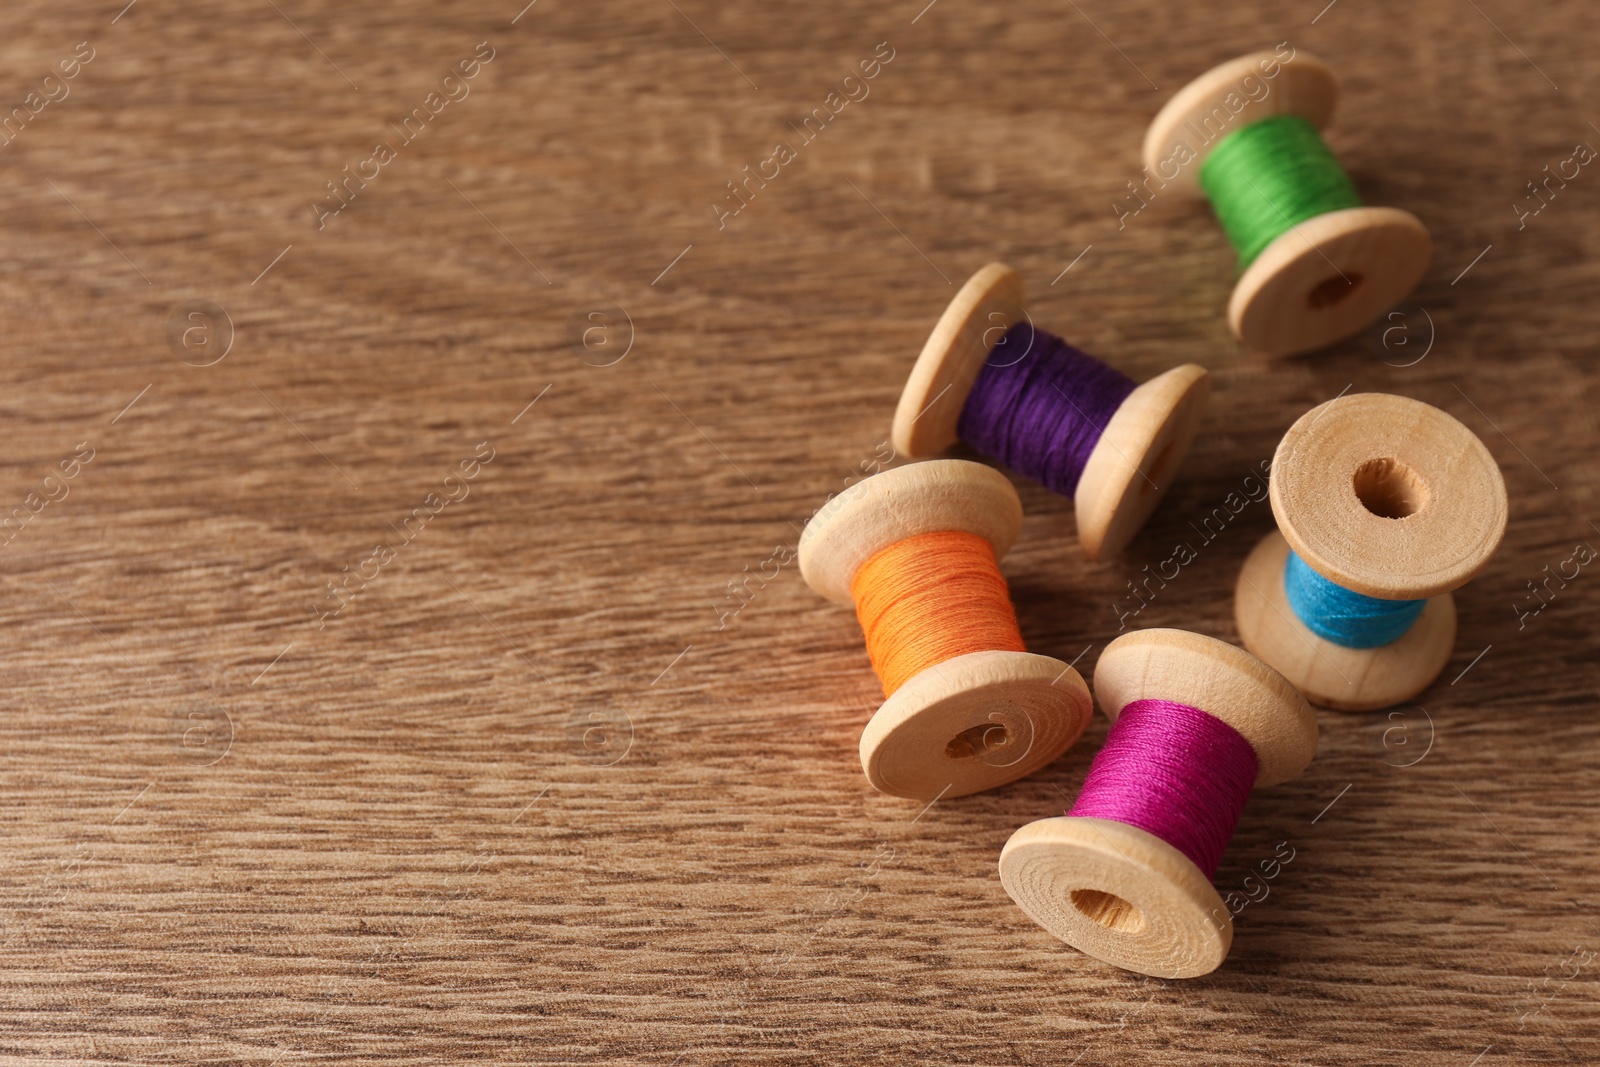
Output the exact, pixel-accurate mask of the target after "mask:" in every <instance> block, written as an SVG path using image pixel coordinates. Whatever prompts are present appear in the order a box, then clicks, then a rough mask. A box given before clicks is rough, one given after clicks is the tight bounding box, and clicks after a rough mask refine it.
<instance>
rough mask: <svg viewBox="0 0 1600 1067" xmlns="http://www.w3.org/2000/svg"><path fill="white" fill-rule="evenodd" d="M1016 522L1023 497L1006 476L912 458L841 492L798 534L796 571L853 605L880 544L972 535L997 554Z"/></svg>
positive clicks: (1012, 536) (961, 463) (960, 462)
mask: <svg viewBox="0 0 1600 1067" xmlns="http://www.w3.org/2000/svg"><path fill="white" fill-rule="evenodd" d="M1021 526H1022V501H1021V499H1020V498H1019V497H1018V496H1017V491H1016V489H1015V488H1013V487H1012V485H1011V482H1010V481H1009V480H1008V479H1007V478H1006V476H1005V475H1003V474H1001V473H1000V472H999V471H997V470H994V469H993V468H991V467H985V466H984V465H983V464H981V463H974V462H972V461H971V460H966V459H936V460H929V461H928V462H926V463H911V464H907V465H906V466H904V467H894V468H892V469H890V470H886V471H883V472H881V473H878V474H874V475H873V476H872V477H870V478H865V479H862V480H861V481H859V482H857V483H856V484H855V485H852V486H851V487H850V488H848V489H846V490H845V491H844V492H842V493H840V494H839V495H838V496H836V497H834V498H833V499H832V500H830V501H828V502H827V503H826V504H824V505H823V506H822V508H821V509H820V510H819V511H818V512H817V513H816V514H815V515H813V516H812V517H811V521H810V522H808V523H806V528H805V529H804V530H802V531H801V533H800V552H799V555H800V575H801V577H803V578H804V579H805V580H806V584H807V585H809V586H810V587H811V588H812V589H815V590H816V591H817V592H818V593H821V594H822V595H823V596H825V597H827V598H828V599H829V600H834V601H838V602H839V603H842V604H849V603H852V602H853V599H852V596H851V592H850V582H851V580H852V579H854V578H855V575H856V571H857V570H858V569H859V568H860V566H861V565H862V564H863V563H865V562H866V561H867V560H869V559H871V558H872V557H873V556H874V555H876V554H877V553H878V552H879V551H881V550H882V549H885V548H887V547H889V546H890V545H893V544H898V543H899V542H901V541H904V540H906V539H907V538H910V537H915V536H917V535H918V534H925V533H941V532H946V531H962V532H965V533H971V534H977V535H978V536H979V537H982V538H984V539H986V540H987V541H988V542H989V544H991V545H992V546H994V556H995V559H996V560H999V559H1002V558H1004V556H1005V554H1006V553H1007V552H1009V551H1010V550H1011V544H1012V542H1014V541H1015V540H1016V539H1017V531H1018V530H1019V529H1020V528H1021Z"/></svg>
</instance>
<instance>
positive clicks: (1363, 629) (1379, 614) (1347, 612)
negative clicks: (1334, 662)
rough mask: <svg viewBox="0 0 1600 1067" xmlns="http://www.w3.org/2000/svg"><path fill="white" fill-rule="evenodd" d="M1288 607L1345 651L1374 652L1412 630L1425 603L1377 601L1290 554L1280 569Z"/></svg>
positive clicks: (1316, 632) (1317, 632) (1322, 635)
mask: <svg viewBox="0 0 1600 1067" xmlns="http://www.w3.org/2000/svg"><path fill="white" fill-rule="evenodd" d="M1283 589H1284V592H1285V593H1287V594H1288V595H1289V607H1290V608H1292V609H1293V610H1294V613H1295V614H1296V615H1297V616H1299V618H1300V621H1301V622H1303V623H1305V624H1306V627H1307V628H1308V629H1310V630H1311V632H1312V633H1314V634H1316V635H1317V636H1318V637H1321V638H1324V639H1326V640H1329V641H1332V642H1333V643H1334V644H1336V645H1343V646H1344V647H1345V648H1377V647H1378V646H1379V645H1387V644H1390V643H1391V642H1394V641H1398V640H1399V639H1400V636H1401V635H1402V634H1404V633H1405V632H1406V631H1407V630H1409V629H1411V624H1412V623H1414V622H1416V621H1417V616H1418V615H1421V614H1422V609H1423V608H1424V607H1426V606H1427V603H1428V602H1427V601H1426V600H1380V599H1378V598H1377V597H1371V596H1365V595H1363V594H1361V593H1355V592H1352V591H1350V590H1349V589H1346V588H1345V587H1344V586H1342V585H1339V584H1337V583H1335V582H1331V581H1329V580H1328V579H1326V578H1324V577H1323V576H1322V575H1320V574H1318V573H1317V572H1316V571H1314V570H1312V569H1311V568H1310V566H1308V565H1307V564H1306V561H1305V560H1303V559H1301V558H1300V557H1299V556H1297V555H1295V553H1294V552H1293V551H1290V553H1289V561H1288V563H1286V564H1285V565H1284V568H1283Z"/></svg>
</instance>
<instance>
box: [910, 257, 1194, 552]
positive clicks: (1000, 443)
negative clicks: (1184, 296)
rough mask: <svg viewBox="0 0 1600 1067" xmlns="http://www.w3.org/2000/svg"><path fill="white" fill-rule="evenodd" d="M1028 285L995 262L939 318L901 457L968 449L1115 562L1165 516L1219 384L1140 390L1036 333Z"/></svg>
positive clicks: (1171, 382) (1170, 376)
mask: <svg viewBox="0 0 1600 1067" xmlns="http://www.w3.org/2000/svg"><path fill="white" fill-rule="evenodd" d="M1023 301H1024V295H1023V287H1022V276H1021V275H1020V274H1018V273H1017V272H1016V271H1015V270H1012V269H1011V268H1010V267H1008V266H1006V265H1005V264H1004V263H991V264H989V265H988V266H986V267H984V268H982V269H981V270H979V271H978V272H977V273H976V274H974V275H973V276H972V277H971V278H969V279H967V283H966V284H965V285H963V286H962V287H961V289H960V291H959V292H957V293H956V295H955V298H954V299H953V300H951V301H950V304H949V306H948V307H946V308H945V310H944V314H943V315H941V316H940V317H939V322H938V324H937V325H936V326H935V327H934V329H933V333H932V334H931V335H929V337H928V341H927V344H925V345H924V346H923V348H922V354H921V355H920V356H918V357H917V362H916V365H915V366H914V367H913V368H912V369H911V376H910V378H908V379H907V380H906V386H905V389H904V390H903V391H902V392H901V394H900V404H899V406H898V407H897V408H896V409H895V413H894V428H893V436H892V440H893V442H894V447H895V449H896V450H897V451H898V452H899V453H900V454H902V455H905V456H910V457H912V458H918V459H920V458H924V457H927V456H933V455H937V454H939V453H941V452H943V451H945V450H946V449H948V448H949V447H950V446H951V445H953V444H955V443H956V442H957V441H958V440H965V441H966V442H967V443H968V444H969V445H972V446H973V447H974V448H975V449H977V450H978V451H980V452H983V453H984V454H986V455H989V456H991V457H993V458H995V459H998V460H1000V461H1001V462H1003V463H1006V464H1007V465H1008V466H1011V467H1012V468H1013V469H1015V470H1017V471H1018V472H1019V473H1022V474H1025V475H1027V476H1028V477H1030V478H1032V479H1034V480H1035V481H1038V482H1042V483H1043V484H1045V485H1046V486H1047V487H1049V488H1051V489H1054V490H1056V491H1057V492H1060V493H1062V494H1064V495H1070V496H1071V497H1072V499H1073V508H1074V510H1075V512H1076V513H1077V521H1078V540H1079V542H1080V543H1081V544H1082V545H1083V551H1084V553H1085V554H1086V555H1088V557H1089V558H1090V559H1099V558H1101V557H1102V556H1109V555H1115V554H1116V553H1117V552H1119V551H1121V550H1122V547H1123V546H1124V545H1126V544H1127V542H1128V539H1129V538H1131V537H1132V536H1133V535H1134V534H1135V533H1137V532H1138V530H1139V527H1140V526H1142V525H1144V521H1145V519H1147V518H1149V516H1150V513H1151V512H1152V511H1153V510H1155V506H1156V504H1158V503H1159V502H1160V500H1161V497H1162V495H1163V494H1164V493H1165V492H1166V490H1167V487H1168V486H1169V485H1170V484H1171V483H1172V479H1173V475H1174V474H1175V473H1176V472H1177V469H1178V466H1179V465H1180V464H1181V463H1182V462H1183V458H1184V456H1185V455H1186V454H1187V453H1188V451H1189V445H1190V443H1191V442H1192V441H1193V440H1194V436H1195V433H1196V432H1197V431H1198V429H1199V426H1200V418H1201V416H1202V415H1204V414H1205V404H1206V398H1207V396H1208V394H1209V392H1210V385H1211V380H1210V375H1209V374H1208V373H1207V371H1206V370H1205V368H1204V367H1200V366H1197V365H1196V364H1193V363H1186V364H1184V365H1183V366H1181V367H1174V368H1173V369H1172V370H1169V371H1167V372H1166V373H1164V374H1161V375H1159V376H1158V377H1156V378H1153V379H1151V380H1150V381H1148V382H1145V383H1144V384H1143V385H1135V383H1134V382H1133V381H1131V380H1130V379H1128V378H1127V377H1126V376H1125V375H1123V374H1121V373H1120V372H1118V371H1116V370H1115V369H1113V368H1111V367H1109V366H1107V365H1106V364H1104V363H1102V362H1101V361H1099V360H1097V359H1095V358H1094V357H1092V356H1088V355H1085V354H1084V353H1082V352H1079V351H1078V350H1077V349H1075V348H1073V347H1072V346H1071V345H1068V344H1067V343H1066V342H1065V341H1062V340H1061V339H1059V338H1057V337H1053V336H1052V335H1050V334H1047V333H1045V332H1044V331H1043V330H1041V329H1039V328H1037V327H1036V326H1034V324H1033V322H1032V320H1031V319H1030V318H1029V316H1028V313H1027V311H1026V310H1025V308H1024V306H1023Z"/></svg>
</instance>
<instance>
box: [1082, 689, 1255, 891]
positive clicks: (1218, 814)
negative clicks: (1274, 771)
mask: <svg viewBox="0 0 1600 1067" xmlns="http://www.w3.org/2000/svg"><path fill="white" fill-rule="evenodd" d="M1256 770H1257V766H1256V753H1255V749H1253V748H1251V747H1250V742H1248V741H1246V740H1245V739H1244V738H1243V737H1241V736H1240V735H1239V732H1238V731H1237V730H1235V729H1234V728H1233V727H1231V726H1229V725H1228V724H1227V723H1225V722H1223V721H1222V720H1221V719H1218V718H1216V717H1214V716H1211V715H1207V714H1206V713H1205V712H1203V711H1201V710H1200V709H1199V708H1191V707H1190V706H1189V705H1187V704H1175V703H1173V702H1172V701H1170V700H1135V701H1134V702H1133V703H1131V704H1129V705H1128V706H1127V707H1125V708H1123V709H1122V714H1121V715H1120V716H1118V717H1117V721H1116V723H1114V724H1113V725H1112V727H1111V730H1110V732H1109V733H1107V734H1106V743H1105V745H1104V747H1102V748H1101V749H1100V751H1099V752H1098V753H1097V754H1096V755H1095V757H1094V762H1093V763H1092V764H1090V766H1089V773H1088V774H1087V775H1085V776H1084V779H1083V790H1082V791H1081V792H1080V793H1079V794H1078V802H1077V803H1076V804H1074V805H1073V806H1072V810H1071V811H1070V812H1068V813H1067V814H1068V815H1074V816H1079V817H1083V818H1091V819H1113V820H1115V821H1117V822H1120V823H1127V824H1128V825H1129V826H1137V827H1138V828H1139V829H1141V830H1145V831H1148V832H1149V833H1152V834H1155V835H1156V836H1157V837H1159V838H1161V840H1163V841H1165V842H1166V843H1167V844H1169V845H1171V846H1172V847H1173V848H1175V849H1177V850H1178V851H1179V852H1182V853H1183V854H1184V855H1185V856H1188V857H1189V859H1190V860H1191V861H1193V863H1194V865H1195V866H1196V867H1199V868H1200V869H1201V870H1202V871H1204V872H1205V873H1206V877H1207V878H1210V877H1211V876H1212V875H1214V874H1216V873H1217V867H1218V866H1219V865H1220V864H1221V863H1222V853H1223V852H1224V851H1226V850H1227V847H1228V842H1229V841H1230V840H1231V839H1232V838H1233V829H1234V827H1235V826H1237V825H1238V823H1239V816H1240V814H1241V813H1243V811H1244V805H1245V801H1247V800H1249V799H1250V787H1251V786H1252V785H1254V784H1255V780H1256Z"/></svg>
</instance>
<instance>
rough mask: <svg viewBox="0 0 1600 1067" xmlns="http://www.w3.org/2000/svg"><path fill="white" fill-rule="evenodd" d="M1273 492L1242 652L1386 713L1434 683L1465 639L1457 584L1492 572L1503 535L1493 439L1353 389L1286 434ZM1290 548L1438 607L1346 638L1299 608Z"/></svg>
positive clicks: (1332, 577) (1243, 617)
mask: <svg viewBox="0 0 1600 1067" xmlns="http://www.w3.org/2000/svg"><path fill="white" fill-rule="evenodd" d="M1271 498H1272V512H1273V514H1274V515H1275V516H1276V517H1277V520H1278V532H1277V533H1274V534H1271V535H1269V536H1268V537H1267V538H1266V539H1265V540H1263V541H1262V542H1261V543H1260V544H1258V545H1257V546H1256V547H1255V550H1254V551H1252V552H1251V553H1250V557H1249V558H1248V559H1247V560H1246V561H1245V565H1244V569H1243V570H1242V571H1240V572H1239V581H1238V584H1237V586H1236V587H1235V589H1234V618H1235V620H1236V621H1237V622H1238V625H1239V637H1240V639H1241V640H1242V641H1243V642H1244V646H1245V647H1246V648H1248V649H1249V650H1250V651H1251V652H1254V653H1255V654H1256V655H1257V656H1260V657H1261V658H1262V659H1263V660H1265V661H1266V662H1267V663H1269V664H1271V665H1272V666H1273V667H1275V668H1277V669H1278V670H1279V671H1281V672H1282V673H1283V674H1284V676H1285V677H1287V678H1288V679H1289V680H1290V681H1291V682H1293V683H1294V684H1295V685H1296V686H1298V687H1299V689H1300V691H1301V692H1303V693H1305V694H1306V696H1307V697H1309V698H1310V699H1311V700H1312V701H1314V702H1315V703H1318V704H1322V705H1325V706H1327V707H1330V708H1343V709H1346V710H1351V711H1369V710H1372V709H1375V708H1386V707H1390V706H1392V705H1394V704H1399V703H1401V702H1402V701H1406V700H1409V699H1411V698H1412V697H1414V696H1416V695H1417V694H1418V693H1420V692H1422V691H1423V690H1424V689H1426V688H1427V687H1428V685H1429V684H1430V683H1432V682H1433V680H1434V679H1435V678H1437V677H1438V676H1439V672H1440V671H1442V670H1443V669H1444V665H1445V663H1446V662H1447V661H1448V660H1449V659H1450V653H1451V650H1452V649H1453V648H1454V647H1455V637H1456V609H1455V602H1454V600H1453V599H1452V598H1451V595H1450V591H1451V590H1453V589H1457V588H1460V587H1461V586H1462V585H1465V584H1466V583H1467V582H1468V581H1470V580H1471V579H1472V578H1473V577H1474V576H1475V575H1476V574H1477V573H1478V572H1479V571H1481V570H1482V569H1483V568H1484V566H1485V565H1486V564H1487V563H1488V562H1489V558H1490V557H1491V556H1492V555H1494V551H1495V549H1496V548H1497V547H1499V545H1500V539H1501V538H1502V537H1503V536H1504V535H1505V529H1506V514H1507V503H1506V486H1505V480H1504V479H1503V478H1502V477H1501V476H1500V468H1499V467H1498V466H1497V465H1496V464H1495V461H1494V457H1493V456H1491V455H1490V454H1489V450H1488V449H1487V448H1485V447H1484V444H1483V442H1482V441H1480V440H1478V437H1477V435H1476V434H1474V433H1473V432H1472V431H1471V430H1469V429H1467V428H1466V427H1465V426H1463V425H1462V424H1461V423H1460V422H1457V421H1456V420H1455V419H1454V418H1452V417H1451V416H1449V415H1447V414H1445V413H1444V412H1443V411H1440V410H1439V409H1438V408H1436V407H1432V406H1431V405H1428V404H1424V403H1423V402H1422V401H1420V400H1412V399H1410V398H1408V397H1402V396H1391V395H1388V394H1385V393H1357V394H1354V395H1350V396H1342V397H1339V398H1338V399H1335V400H1330V401H1328V402H1327V403H1325V404H1321V405H1319V406H1317V407H1315V408H1312V409H1311V410H1310V411H1308V412H1306V413H1305V414H1304V415H1302V416H1301V417H1300V418H1299V419H1298V420H1296V422H1295V424H1294V425H1293V426H1291V427H1290V428H1289V432H1288V433H1287V434H1285V435H1284V437H1283V440H1282V441H1281V442H1280V443H1279V445H1278V451H1277V453H1276V454H1275V455H1274V456H1273V460H1272V480H1271ZM1291 548H1292V549H1293V550H1294V551H1295V552H1296V553H1297V554H1298V555H1299V556H1300V558H1301V559H1303V560H1305V562H1306V564H1307V565H1308V566H1310V567H1311V569H1312V570H1314V571H1316V572H1317V573H1318V574H1320V575H1322V576H1323V577H1324V578H1327V579H1328V580H1329V581H1331V582H1334V583H1335V584H1337V585H1341V586H1343V587H1344V588H1346V589H1350V590H1353V591H1354V592H1357V593H1362V594H1365V595H1366V596H1371V597H1379V598H1381V599H1385V600H1422V599H1427V600H1428V604H1427V606H1426V607H1425V608H1423V611H1422V614H1421V616H1419V617H1418V619H1417V621H1416V622H1415V623H1413V624H1412V626H1411V628H1410V629H1409V630H1407V631H1406V632H1405V634H1404V635H1402V636H1401V637H1400V639H1399V640H1397V641H1395V642H1393V643H1392V644H1388V645H1382V646H1379V647H1378V648H1346V647H1344V646H1343V645H1338V644H1335V643H1334V642H1332V641H1329V640H1327V639H1325V638H1322V637H1319V636H1317V635H1316V634H1315V633H1313V632H1312V631H1311V630H1310V629H1309V628H1307V626H1306V625H1305V623H1303V622H1301V621H1300V619H1299V618H1298V617H1296V615H1295V613H1294V609H1293V608H1291V607H1290V606H1289V601H1288V595H1287V593H1286V592H1285V591H1284V581H1283V571H1284V564H1285V561H1286V560H1287V559H1288V555H1289V550H1290V549H1291Z"/></svg>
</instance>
